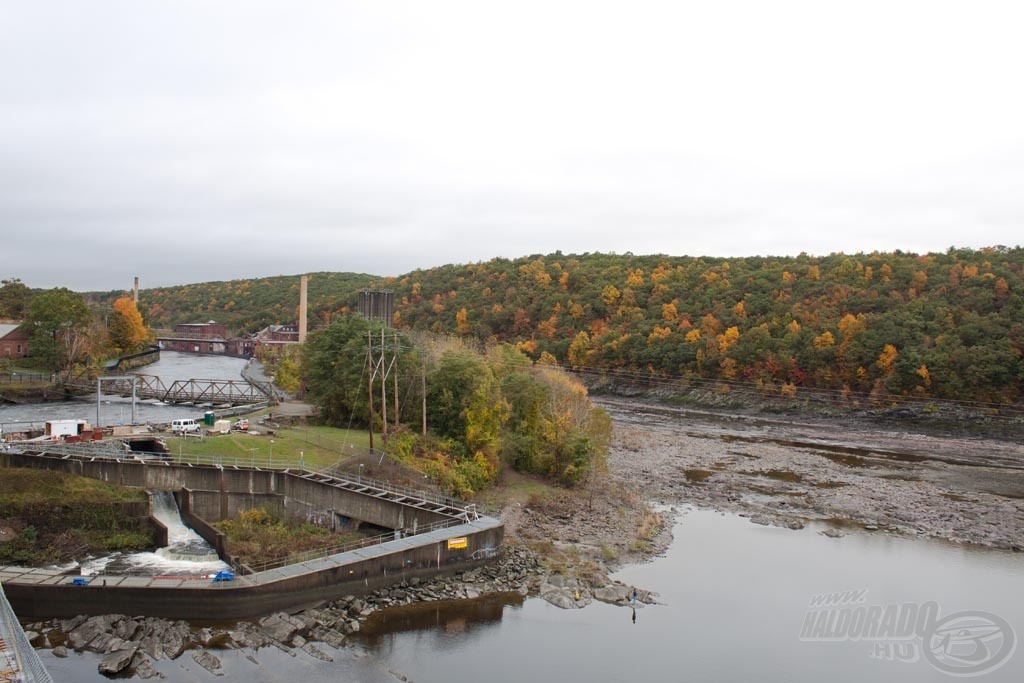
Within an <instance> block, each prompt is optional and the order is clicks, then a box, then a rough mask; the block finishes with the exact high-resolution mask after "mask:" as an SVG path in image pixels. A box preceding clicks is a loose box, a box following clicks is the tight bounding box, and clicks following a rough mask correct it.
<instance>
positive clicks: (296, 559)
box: [235, 519, 465, 574]
mask: <svg viewBox="0 0 1024 683" xmlns="http://www.w3.org/2000/svg"><path fill="white" fill-rule="evenodd" d="M464 523H465V520H463V519H446V520H443V521H440V522H434V523H432V524H424V525H421V526H417V527H416V528H415V529H413V530H408V529H404V530H402V531H401V535H398V532H391V533H387V534H380V535H379V536H368V537H366V538H360V539H358V540H354V541H348V542H346V543H341V544H338V545H333V546H325V547H322V548H314V549H312V550H306V551H303V552H301V553H292V554H290V555H289V556H288V557H283V558H281V559H278V560H267V561H265V562H259V563H251V562H248V563H236V567H235V568H236V570H239V572H238V573H239V574H249V573H253V574H258V573H260V572H265V571H270V570H272V569H280V568H281V567H287V566H290V565H295V564H302V563H303V562H311V561H313V560H319V559H322V558H324V557H330V556H331V555H338V554H340V553H346V552H349V551H350V550H359V549H360V548H369V547H371V546H376V545H380V544H382V543H387V542H388V541H394V540H397V539H399V538H406V537H409V536H419V535H420V534H425V533H428V532H431V531H437V530H438V529H447V528H448V527H452V526H457V525H459V524H464Z"/></svg>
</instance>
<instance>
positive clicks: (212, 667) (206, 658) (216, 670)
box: [192, 650, 224, 676]
mask: <svg viewBox="0 0 1024 683" xmlns="http://www.w3.org/2000/svg"><path fill="white" fill-rule="evenodd" d="M192 659H194V660H196V664H198V665H199V666H201V667H203V668H204V669H206V670H207V671H209V672H210V673H212V674H213V675H214V676H223V675H224V671H223V670H222V669H221V665H220V659H218V658H217V657H216V656H215V655H214V654H213V653H211V652H210V651H208V650H193V652H192Z"/></svg>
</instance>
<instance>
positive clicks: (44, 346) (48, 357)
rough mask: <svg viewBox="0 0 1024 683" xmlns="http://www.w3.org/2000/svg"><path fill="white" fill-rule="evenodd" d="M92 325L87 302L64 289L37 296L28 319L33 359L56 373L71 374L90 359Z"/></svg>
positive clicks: (28, 312) (27, 316) (33, 299)
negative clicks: (79, 364) (75, 367)
mask: <svg viewBox="0 0 1024 683" xmlns="http://www.w3.org/2000/svg"><path fill="white" fill-rule="evenodd" d="M91 322H92V313H91V312H90V311H89V306H88V305H87V304H86V303H85V299H83V298H82V297H81V296H80V295H78V294H75V293H74V292H72V291H71V290H69V289H67V288H65V287H57V288H55V289H51V290H48V291H46V292H43V293H41V294H37V295H35V296H34V297H32V301H31V303H30V304H29V307H28V311H27V313H26V316H25V324H26V326H27V328H28V329H29V330H30V331H31V336H30V339H29V348H30V349H31V350H32V355H33V356H34V357H36V358H38V359H39V360H41V361H42V362H43V363H45V364H46V365H47V366H48V367H49V368H51V369H53V370H61V369H68V370H69V369H70V368H71V366H72V365H73V364H74V363H78V362H81V361H83V360H85V358H86V356H87V355H88V352H89V325H90V323H91Z"/></svg>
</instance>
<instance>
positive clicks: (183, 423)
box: [171, 417, 201, 434]
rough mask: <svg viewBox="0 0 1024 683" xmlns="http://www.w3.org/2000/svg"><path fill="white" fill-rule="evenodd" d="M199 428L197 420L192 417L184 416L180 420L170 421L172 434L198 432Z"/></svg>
mask: <svg viewBox="0 0 1024 683" xmlns="http://www.w3.org/2000/svg"><path fill="white" fill-rule="evenodd" d="M200 429H201V426H200V424H199V420H196V419H194V418H191V417H189V418H184V419H181V420H173V421H172V422H171V433H172V434H186V433H188V432H198V431H199V430H200Z"/></svg>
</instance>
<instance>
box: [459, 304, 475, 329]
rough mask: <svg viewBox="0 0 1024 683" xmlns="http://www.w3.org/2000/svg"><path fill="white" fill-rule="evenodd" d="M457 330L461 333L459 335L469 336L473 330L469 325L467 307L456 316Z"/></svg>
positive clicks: (461, 309)
mask: <svg viewBox="0 0 1024 683" xmlns="http://www.w3.org/2000/svg"><path fill="white" fill-rule="evenodd" d="M455 329H457V330H458V331H459V334H469V332H470V330H471V329H472V327H470V324H469V313H467V312H466V308H465V306H463V307H462V308H460V309H459V312H458V313H456V314H455Z"/></svg>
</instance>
